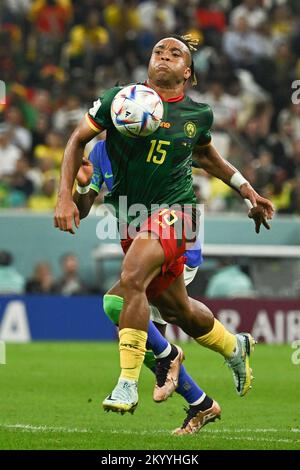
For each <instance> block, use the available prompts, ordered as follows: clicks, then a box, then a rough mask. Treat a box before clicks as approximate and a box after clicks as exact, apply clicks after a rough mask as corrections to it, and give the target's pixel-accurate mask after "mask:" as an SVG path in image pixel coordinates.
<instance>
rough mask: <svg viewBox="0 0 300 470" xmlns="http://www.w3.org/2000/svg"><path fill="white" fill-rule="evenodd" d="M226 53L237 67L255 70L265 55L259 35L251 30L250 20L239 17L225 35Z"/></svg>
mask: <svg viewBox="0 0 300 470" xmlns="http://www.w3.org/2000/svg"><path fill="white" fill-rule="evenodd" d="M223 41H224V42H223V45H224V51H225V52H226V54H227V55H228V56H229V57H230V59H231V61H232V63H233V64H234V66H235V67H241V68H246V69H249V70H251V71H253V70H254V67H255V64H256V62H257V60H258V58H259V57H261V56H262V55H263V52H264V51H262V50H261V42H260V37H259V35H258V34H257V33H256V32H255V31H253V30H251V29H250V27H249V23H248V18H247V17H245V16H238V17H237V18H236V20H235V22H234V23H233V27H232V29H231V30H229V31H227V32H226V33H225V34H224V40H223Z"/></svg>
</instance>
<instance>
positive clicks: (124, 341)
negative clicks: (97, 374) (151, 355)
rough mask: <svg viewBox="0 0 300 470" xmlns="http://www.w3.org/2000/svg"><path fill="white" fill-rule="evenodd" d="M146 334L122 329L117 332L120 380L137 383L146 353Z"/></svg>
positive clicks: (140, 331) (130, 329)
mask: <svg viewBox="0 0 300 470" xmlns="http://www.w3.org/2000/svg"><path fill="white" fill-rule="evenodd" d="M146 341H147V333H146V331H142V330H134V329H132V328H123V329H122V330H120V332H119V350H120V365H121V369H122V371H121V378H122V379H130V380H136V381H138V379H139V375H140V371H141V367H142V364H143V361H144V357H145V352H146Z"/></svg>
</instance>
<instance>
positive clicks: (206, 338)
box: [195, 318, 236, 359]
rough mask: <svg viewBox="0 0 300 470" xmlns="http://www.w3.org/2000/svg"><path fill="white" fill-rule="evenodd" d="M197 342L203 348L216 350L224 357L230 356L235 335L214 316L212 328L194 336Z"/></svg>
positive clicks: (233, 347)
mask: <svg viewBox="0 0 300 470" xmlns="http://www.w3.org/2000/svg"><path fill="white" fill-rule="evenodd" d="M195 340H196V341H197V343H199V344H201V346H204V347H205V348H208V349H212V350H213V351H216V352H218V353H220V354H222V356H224V357H225V358H226V359H228V358H229V357H231V356H232V354H233V352H234V349H235V347H236V337H235V336H234V335H233V334H232V333H229V331H228V330H226V328H225V327H224V326H223V325H222V323H220V322H219V320H217V319H216V318H215V322H214V326H213V328H212V330H211V331H210V332H209V333H207V334H206V335H203V336H199V338H195Z"/></svg>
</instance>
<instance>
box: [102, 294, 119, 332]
mask: <svg viewBox="0 0 300 470" xmlns="http://www.w3.org/2000/svg"><path fill="white" fill-rule="evenodd" d="M123 304H124V300H123V298H122V297H119V296H117V295H110V294H105V296H104V297H103V310H104V313H105V315H106V316H107V317H108V318H109V319H110V320H111V321H112V322H113V323H114V324H115V325H118V323H119V318H120V315H121V311H122V308H123Z"/></svg>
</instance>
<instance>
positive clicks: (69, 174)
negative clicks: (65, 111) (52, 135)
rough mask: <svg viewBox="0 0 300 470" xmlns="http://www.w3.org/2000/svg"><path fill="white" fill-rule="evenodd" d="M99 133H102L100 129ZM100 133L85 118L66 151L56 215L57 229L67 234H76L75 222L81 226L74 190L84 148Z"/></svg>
mask: <svg viewBox="0 0 300 470" xmlns="http://www.w3.org/2000/svg"><path fill="white" fill-rule="evenodd" d="M98 132H101V129H100V128H99V131H98ZM98 132H96V130H93V129H92V128H91V127H90V126H89V125H88V123H87V121H86V119H85V118H84V119H82V120H81V122H80V123H79V124H78V126H77V127H76V129H75V130H74V132H73V133H72V135H71V137H70V138H69V140H68V143H67V146H66V149H65V153H64V157H63V161H62V166H61V177H60V184H59V189H58V199H57V204H56V208H55V214H54V225H55V227H57V228H59V229H60V230H63V231H65V232H70V233H72V234H74V233H75V231H74V229H73V221H74V222H75V227H76V228H78V227H79V224H80V217H79V210H78V208H77V206H76V204H75V202H74V201H73V198H72V190H73V185H74V181H75V178H76V175H77V173H78V170H79V168H80V165H81V162H82V154H83V151H84V147H85V145H86V144H87V142H89V141H90V140H91V139H92V138H93V137H95V136H96V135H97V134H98Z"/></svg>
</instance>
